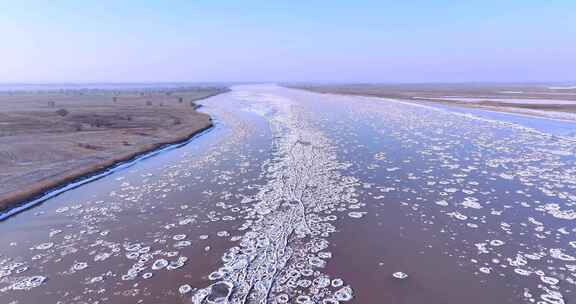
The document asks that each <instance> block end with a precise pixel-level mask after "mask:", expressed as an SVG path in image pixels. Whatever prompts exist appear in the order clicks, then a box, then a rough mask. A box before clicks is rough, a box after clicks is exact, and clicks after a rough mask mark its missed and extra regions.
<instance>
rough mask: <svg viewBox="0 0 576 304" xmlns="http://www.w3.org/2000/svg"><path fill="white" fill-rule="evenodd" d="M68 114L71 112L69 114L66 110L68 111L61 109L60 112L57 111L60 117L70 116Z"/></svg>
mask: <svg viewBox="0 0 576 304" xmlns="http://www.w3.org/2000/svg"><path fill="white" fill-rule="evenodd" d="M68 113H69V112H68V110H66V109H59V110H58V111H56V114H58V115H60V116H62V117H64V116H66V115H68Z"/></svg>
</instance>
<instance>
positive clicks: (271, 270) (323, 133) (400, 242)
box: [0, 85, 576, 304]
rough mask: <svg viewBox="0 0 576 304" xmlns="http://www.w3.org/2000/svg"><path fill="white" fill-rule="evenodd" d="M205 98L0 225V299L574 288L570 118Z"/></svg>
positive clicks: (365, 299)
mask: <svg viewBox="0 0 576 304" xmlns="http://www.w3.org/2000/svg"><path fill="white" fill-rule="evenodd" d="M204 105H205V107H204V111H206V112H207V113H209V114H210V115H212V116H213V117H214V118H215V120H216V122H217V123H216V127H215V128H214V129H213V130H212V131H210V132H208V133H206V134H205V135H203V136H200V137H198V138H197V139H195V140H193V141H192V142H191V143H189V144H187V145H185V146H183V147H181V148H178V149H173V150H170V151H167V152H165V153H161V154H159V155H157V156H155V157H153V158H149V159H147V160H145V161H141V162H138V163H137V164H135V165H133V166H131V167H129V168H126V169H123V170H119V171H117V172H114V173H113V174H110V175H108V176H106V177H103V178H101V179H98V180H96V181H93V182H90V183H88V184H85V185H83V186H81V187H78V188H75V189H73V190H70V191H67V192H65V193H63V194H61V195H58V196H56V197H54V198H51V199H49V200H47V201H45V202H44V203H43V204H41V205H37V206H36V207H34V208H31V209H29V210H27V211H25V212H22V213H19V214H17V215H15V216H12V217H10V218H8V219H6V220H4V221H2V222H0V231H1V233H0V303H9V304H17V303H18V304H28V303H59V304H64V303H91V304H96V303H388V304H395V303H455V304H456V303H467V304H475V303H483V304H484V303H552V304H559V303H573V302H575V301H576V294H575V293H574V292H575V291H576V225H575V222H576V156H575V155H576V142H575V141H574V140H573V139H571V138H569V137H567V136H564V135H565V134H574V133H570V132H565V131H566V130H571V128H572V127H575V126H574V125H571V124H570V123H567V122H559V121H549V120H545V119H541V118H529V117H522V118H521V119H520V118H519V119H518V120H517V121H516V120H514V119H507V118H506V117H505V115H503V114H490V112H486V113H469V112H466V111H463V110H451V109H450V108H447V107H429V106H423V105H417V104H409V103H405V102H396V101H391V100H381V99H377V98H368V97H352V96H337V95H328V94H316V93H310V92H305V91H299V90H293V89H287V88H281V87H277V86H272V85H251V86H237V87H234V88H233V90H232V91H231V92H229V93H226V94H222V95H218V96H216V97H212V98H210V99H207V100H204ZM552 124H553V125H552ZM548 125H549V126H550V127H549V128H547V126H548ZM559 129H560V130H562V131H563V132H564V133H562V134H555V133H554V130H559Z"/></svg>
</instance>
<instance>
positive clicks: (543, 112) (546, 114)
mask: <svg viewBox="0 0 576 304" xmlns="http://www.w3.org/2000/svg"><path fill="white" fill-rule="evenodd" d="M287 88H291V89H298V90H304V91H308V92H313V93H318V94H336V95H342V96H361V97H375V98H379V99H384V100H385V99H391V100H398V101H404V102H411V103H415V104H438V105H444V106H451V107H460V108H468V109H479V110H484V111H493V112H498V113H506V114H513V115H521V116H528V117H534V118H543V119H550V120H557V121H563V122H568V123H576V113H574V112H570V111H552V110H548V109H538V108H530V107H521V106H513V105H508V104H507V105H487V104H481V103H467V102H460V101H444V100H433V99H429V98H409V97H404V98H402V97H390V96H382V95H378V94H368V93H367V94H363V93H361V92H358V93H356V92H336V91H335V92H331V91H329V90H315V89H310V88H305V87H294V86H287Z"/></svg>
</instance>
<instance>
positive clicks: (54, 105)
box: [48, 100, 56, 108]
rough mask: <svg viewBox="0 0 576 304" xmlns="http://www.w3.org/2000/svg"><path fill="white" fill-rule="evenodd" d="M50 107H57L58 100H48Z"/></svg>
mask: <svg viewBox="0 0 576 304" xmlns="http://www.w3.org/2000/svg"><path fill="white" fill-rule="evenodd" d="M48 107H49V108H55V107H56V102H55V101H54V100H50V101H48Z"/></svg>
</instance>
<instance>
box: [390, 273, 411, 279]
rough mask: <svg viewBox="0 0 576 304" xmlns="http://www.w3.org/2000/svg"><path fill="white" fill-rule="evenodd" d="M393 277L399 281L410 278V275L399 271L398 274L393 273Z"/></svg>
mask: <svg viewBox="0 0 576 304" xmlns="http://www.w3.org/2000/svg"><path fill="white" fill-rule="evenodd" d="M392 276H393V277H394V278H396V279H399V280H403V279H406V278H408V274H406V273H404V272H401V271H397V272H395V273H393V274H392Z"/></svg>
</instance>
